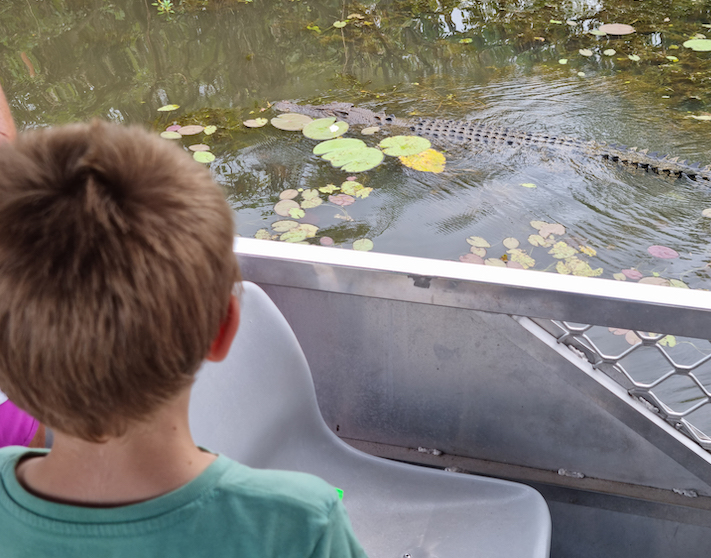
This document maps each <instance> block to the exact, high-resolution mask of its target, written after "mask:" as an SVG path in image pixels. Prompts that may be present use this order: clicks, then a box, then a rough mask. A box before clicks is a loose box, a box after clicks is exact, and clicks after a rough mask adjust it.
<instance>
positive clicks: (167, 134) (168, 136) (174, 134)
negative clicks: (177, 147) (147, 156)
mask: <svg viewBox="0 0 711 558" xmlns="http://www.w3.org/2000/svg"><path fill="white" fill-rule="evenodd" d="M160 137H162V138H163V139H181V138H182V137H183V136H181V135H180V134H179V133H178V132H161V133H160Z"/></svg>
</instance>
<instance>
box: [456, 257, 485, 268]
mask: <svg viewBox="0 0 711 558" xmlns="http://www.w3.org/2000/svg"><path fill="white" fill-rule="evenodd" d="M459 261H460V262H464V263H470V264H478V265H484V259H483V258H482V257H481V256H477V255H476V254H464V255H463V256H459Z"/></svg>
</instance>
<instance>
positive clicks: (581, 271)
mask: <svg viewBox="0 0 711 558" xmlns="http://www.w3.org/2000/svg"><path fill="white" fill-rule="evenodd" d="M561 263H563V264H564V265H565V267H566V269H568V270H569V272H570V273H572V274H573V275H577V276H578V277H598V276H600V275H602V268H601V267H598V268H596V269H593V268H591V267H590V265H589V264H588V263H587V262H584V261H583V260H581V259H580V258H578V257H576V256H573V257H572V258H568V259H567V260H565V262H558V264H557V265H556V268H557V267H558V265H560V264H561Z"/></svg>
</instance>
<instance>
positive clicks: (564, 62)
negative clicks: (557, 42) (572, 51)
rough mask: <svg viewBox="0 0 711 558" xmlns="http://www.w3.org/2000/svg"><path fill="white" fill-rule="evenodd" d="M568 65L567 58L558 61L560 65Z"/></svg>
mask: <svg viewBox="0 0 711 558" xmlns="http://www.w3.org/2000/svg"><path fill="white" fill-rule="evenodd" d="M567 63H568V59H567V58H561V59H560V60H558V64H567Z"/></svg>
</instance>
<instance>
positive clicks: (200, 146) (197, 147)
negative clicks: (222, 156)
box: [188, 143, 210, 151]
mask: <svg viewBox="0 0 711 558" xmlns="http://www.w3.org/2000/svg"><path fill="white" fill-rule="evenodd" d="M188 149H189V150H190V151H210V146H209V145H205V144H204V143H194V144H193V145H188Z"/></svg>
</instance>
